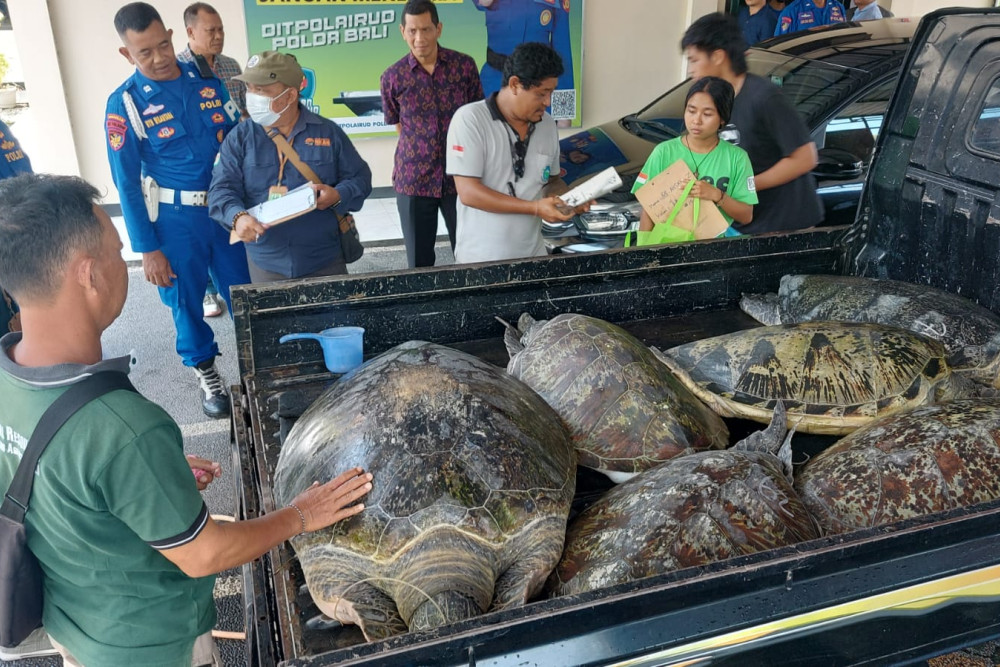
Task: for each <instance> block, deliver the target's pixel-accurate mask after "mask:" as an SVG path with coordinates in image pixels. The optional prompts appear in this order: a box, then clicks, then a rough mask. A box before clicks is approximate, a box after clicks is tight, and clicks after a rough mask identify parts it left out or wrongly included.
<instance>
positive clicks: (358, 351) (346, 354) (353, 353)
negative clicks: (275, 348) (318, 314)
mask: <svg viewBox="0 0 1000 667" xmlns="http://www.w3.org/2000/svg"><path fill="white" fill-rule="evenodd" d="M364 336H365V329H364V327H333V328H332V329H324V330H323V331H320V332H319V333H297V334H285V335H284V336H282V337H281V338H280V339H279V340H278V342H279V343H287V342H288V341H290V340H315V341H319V344H320V347H322V348H323V361H324V362H325V363H326V368H327V370H329V371H330V372H331V373H346V372H347V371H350V370H353V369H355V368H357V367H358V366H360V365H361V362H362V361H363V360H364V352H365V348H364Z"/></svg>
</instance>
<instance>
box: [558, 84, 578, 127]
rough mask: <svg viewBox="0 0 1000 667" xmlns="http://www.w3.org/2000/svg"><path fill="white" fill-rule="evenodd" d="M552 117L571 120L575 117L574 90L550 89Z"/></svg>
mask: <svg viewBox="0 0 1000 667" xmlns="http://www.w3.org/2000/svg"><path fill="white" fill-rule="evenodd" d="M552 117H553V118H555V119H556V120H566V119H569V120H573V119H574V118H576V91H575V90H573V89H569V90H555V91H552Z"/></svg>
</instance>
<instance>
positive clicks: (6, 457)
mask: <svg viewBox="0 0 1000 667" xmlns="http://www.w3.org/2000/svg"><path fill="white" fill-rule="evenodd" d="M19 339H20V334H9V335H7V336H5V337H4V338H3V340H2V341H0V489H3V490H6V489H7V488H8V487H9V486H10V482H11V479H13V476H14V471H15V470H16V468H17V464H18V463H19V462H20V460H21V455H22V453H23V451H24V447H25V445H27V439H28V438H29V437H30V435H31V433H32V431H33V430H34V428H35V426H36V425H37V423H38V420H39V418H40V417H41V415H42V413H43V412H44V411H45V409H46V408H47V407H48V406H49V405H50V404H51V403H52V401H54V400H55V398H56V397H57V396H59V395H60V394H61V393H62V392H63V391H65V389H66V387H67V386H68V385H69V384H72V382H73V380H75V379H80V378H81V377H82V376H83V374H85V373H88V372H95V370H101V369H106V368H108V367H109V366H112V367H114V368H116V369H117V368H124V369H127V367H128V364H127V359H126V360H112V361H104V362H101V363H100V364H97V365H95V366H91V367H82V366H78V365H70V364H67V365H62V366H55V367H49V368H47V369H29V368H23V367H19V366H16V365H15V364H14V363H13V362H12V361H11V360H10V358H9V357H8V356H7V353H6V349H7V348H8V347H10V345H12V344H13V343H15V342H16V341H17V340H19ZM116 364H117V365H116ZM208 520H210V519H209V518H208V510H207V508H206V506H205V503H204V501H203V500H202V498H201V494H200V493H198V489H197V486H196V485H195V481H194V476H193V475H192V474H191V469H190V466H189V465H188V463H187V460H186V459H185V458H184V451H183V440H182V437H181V433H180V430H179V429H178V427H177V424H176V423H175V422H174V421H173V420H172V419H171V418H170V416H169V415H167V414H166V412H164V411H163V409H162V408H160V407H159V406H157V405H155V404H154V403H151V402H150V401H148V400H146V399H145V398H143V397H141V396H139V395H138V394H134V393H132V392H126V391H114V392H111V393H109V394H105V395H104V396H103V397H101V398H98V399H96V400H94V401H92V402H91V403H89V404H88V405H86V406H84V407H83V408H82V409H81V410H80V411H79V412H77V413H76V414H75V415H73V416H72V417H71V418H70V419H69V421H68V422H67V423H66V424H65V425H64V426H63V428H62V429H60V430H59V432H58V433H57V434H56V436H55V438H53V440H52V442H51V443H50V444H49V446H48V447H47V448H46V449H45V451H44V452H43V453H42V457H41V459H40V460H39V462H38V468H37V471H36V475H35V483H34V489H33V490H32V494H31V499H30V503H29V507H28V512H27V514H26V516H25V525H26V527H27V532H28V546H29V547H30V548H31V551H32V552H33V553H34V554H35V556H36V557H37V558H38V560H39V562H40V563H41V566H42V570H43V572H44V574H45V577H44V580H45V607H44V614H43V616H44V618H43V622H44V625H45V629H46V631H47V632H48V633H49V634H51V635H52V636H53V637H54V638H55V639H56V641H58V642H59V643H60V644H63V645H64V646H66V648H67V649H68V650H69V651H70V653H72V654H73V655H74V656H75V657H76V658H77V659H78V660H80V662H81V663H83V664H84V665H88V667H89V666H90V665H95V666H96V665H100V666H101V667H104V666H105V665H122V666H125V665H129V666H132V665H157V666H160V665H163V666H168V665H169V666H174V665H177V666H178V667H182V666H183V667H189V666H190V664H191V650H192V647H193V644H194V640H195V638H196V637H197V636H198V635H201V634H204V633H205V632H208V631H210V630H211V629H212V627H213V626H214V625H215V618H216V614H215V603H214V600H213V598H212V592H213V588H214V583H215V577H214V576H211V577H202V578H199V579H192V578H190V577H188V576H187V575H185V574H184V573H183V572H182V571H181V570H180V569H179V568H178V567H177V566H176V565H174V564H173V563H171V562H170V561H169V560H167V558H166V557H164V556H163V555H162V554H160V553H159V552H158V551H157V548H160V549H162V548H166V547H169V546H178V545H180V544H184V543H186V542H188V541H190V540H192V539H194V538H195V537H196V536H197V535H198V534H199V533H200V531H201V529H202V528H203V527H204V525H205V522H206V521H208Z"/></svg>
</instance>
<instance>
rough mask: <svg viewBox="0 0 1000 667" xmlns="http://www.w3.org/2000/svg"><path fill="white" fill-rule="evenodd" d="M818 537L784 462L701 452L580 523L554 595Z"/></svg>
mask: <svg viewBox="0 0 1000 667" xmlns="http://www.w3.org/2000/svg"><path fill="white" fill-rule="evenodd" d="M816 537H819V532H818V531H817V528H816V525H815V524H814V522H813V520H812V518H811V517H810V515H809V513H808V512H807V511H806V509H805V507H804V506H803V505H802V503H801V501H800V500H799V498H798V496H797V495H796V494H795V491H794V489H793V488H792V484H791V481H790V480H789V479H788V478H786V476H785V474H784V471H783V468H782V464H781V462H780V461H779V459H778V458H777V457H775V456H773V455H771V454H766V453H763V452H748V451H735V450H725V451H707V452H698V453H696V454H690V455H688V456H682V457H679V458H676V459H673V460H671V461H668V462H666V463H664V464H662V465H660V466H659V467H656V468H653V469H652V470H647V471H646V472H643V473H642V474H640V475H637V476H636V477H633V478H632V479H631V480H629V481H627V482H625V483H623V484H620V485H618V486H616V487H614V488H612V489H611V490H610V491H608V492H607V493H606V494H605V495H604V496H602V497H601V499H599V500H598V501H597V502H596V503H594V504H593V505H591V506H590V507H588V508H587V509H586V510H585V511H584V512H582V513H581V514H580V515H579V516H577V517H576V518H575V519H573V520H572V521H571V522H570V525H569V528H568V530H567V534H566V547H565V550H564V551H563V557H562V559H561V560H560V561H559V565H558V566H557V567H556V569H555V571H554V572H553V573H552V576H551V577H550V578H549V582H548V588H549V591H550V593H551V594H554V595H571V594H574V593H582V592H585V591H590V590H594V589H598V588H603V587H605V586H613V585H615V584H620V583H624V582H628V581H633V580H635V579H639V578H642V577H649V576H653V575H657V574H662V573H664V572H670V571H672V570H677V569H680V568H685V567H692V566H696V565H704V564H706V563H712V562H714V561H718V560H722V559H725V558H731V557H734V556H740V555H743V554H750V553H755V552H758V551H763V550H766V549H772V548H776V547H780V546H784V545H788V544H794V543H796V542H801V541H804V540H809V539H813V538H816Z"/></svg>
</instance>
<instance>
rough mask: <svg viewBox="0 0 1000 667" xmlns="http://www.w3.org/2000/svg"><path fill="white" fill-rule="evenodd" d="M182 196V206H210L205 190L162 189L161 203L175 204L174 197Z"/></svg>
mask: <svg viewBox="0 0 1000 667" xmlns="http://www.w3.org/2000/svg"><path fill="white" fill-rule="evenodd" d="M178 193H179V194H180V196H181V198H180V204H181V206H208V193H207V192H206V191H204V190H174V189H172V188H160V203H161V204H173V203H174V197H175V195H177V194H178Z"/></svg>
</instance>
